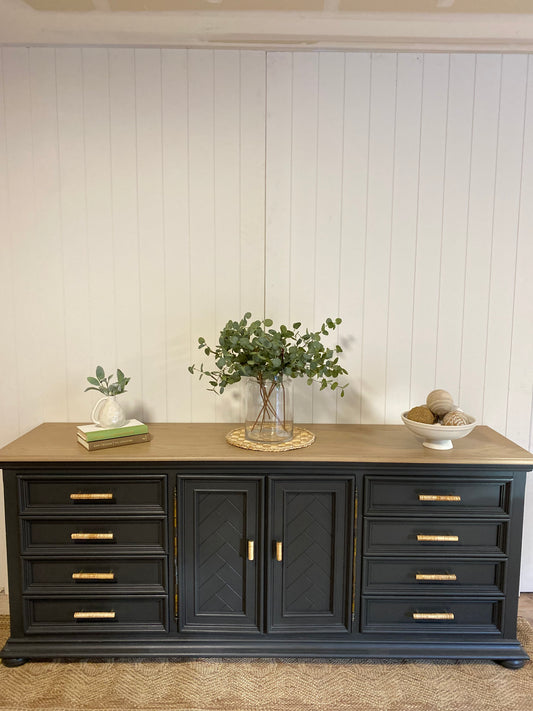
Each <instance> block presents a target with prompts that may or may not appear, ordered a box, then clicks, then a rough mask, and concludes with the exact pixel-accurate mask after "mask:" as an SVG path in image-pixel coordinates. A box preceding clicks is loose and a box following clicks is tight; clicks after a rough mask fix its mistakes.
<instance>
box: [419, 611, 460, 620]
mask: <svg viewBox="0 0 533 711" xmlns="http://www.w3.org/2000/svg"><path fill="white" fill-rule="evenodd" d="M454 619H455V615H454V614H453V612H413V620H454Z"/></svg>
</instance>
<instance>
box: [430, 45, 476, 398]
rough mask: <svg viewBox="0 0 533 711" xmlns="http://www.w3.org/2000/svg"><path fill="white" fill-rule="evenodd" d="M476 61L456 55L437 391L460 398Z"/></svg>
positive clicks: (448, 149) (448, 136)
mask: <svg viewBox="0 0 533 711" xmlns="http://www.w3.org/2000/svg"><path fill="white" fill-rule="evenodd" d="M474 63H475V57H474V56H473V55H468V54H462V55H452V56H451V58H450V78H449V86H448V115H447V125H446V149H445V150H446V157H445V165H444V196H443V200H444V202H443V210H442V247H441V261H440V275H439V284H438V289H439V301H438V328H437V350H436V366H435V385H436V387H439V388H441V387H442V388H445V389H447V390H448V391H449V392H450V393H451V394H452V396H453V397H454V399H455V402H457V403H458V404H461V403H460V402H459V400H458V397H459V382H460V358H457V357H454V358H451V357H450V354H452V353H456V354H458V353H460V352H461V346H462V321H463V301H464V292H465V264H466V242H467V226H468V189H469V183H470V161H471V154H472V145H471V144H472V118H473V95H474Z"/></svg>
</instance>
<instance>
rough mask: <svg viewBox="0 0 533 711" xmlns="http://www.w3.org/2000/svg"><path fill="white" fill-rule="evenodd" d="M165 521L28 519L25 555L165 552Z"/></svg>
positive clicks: (24, 535)
mask: <svg viewBox="0 0 533 711" xmlns="http://www.w3.org/2000/svg"><path fill="white" fill-rule="evenodd" d="M165 528H166V527H165V521H164V520H163V519H146V518H144V519H140V518H137V519H124V518H123V519H93V518H91V519H85V520H81V519H66V518H65V519H61V520H50V519H29V520H28V519H26V520H23V521H22V539H23V550H24V552H29V553H31V552H32V551H37V550H42V549H55V550H59V551H61V552H65V553H66V552H69V553H71V554H72V551H73V550H78V551H80V552H81V551H84V552H86V553H87V552H89V551H90V552H94V551H95V550H98V551H100V552H101V553H104V551H105V552H106V553H107V554H109V553H111V551H110V550H109V549H113V550H115V551H118V550H119V549H121V548H122V549H125V548H141V547H142V548H144V549H150V551H151V552H162V551H164V550H166V536H165Z"/></svg>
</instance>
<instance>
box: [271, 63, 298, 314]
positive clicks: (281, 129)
mask: <svg viewBox="0 0 533 711" xmlns="http://www.w3.org/2000/svg"><path fill="white" fill-rule="evenodd" d="M292 63H293V55H292V54H291V53H290V52H271V53H269V54H268V55H267V96H266V175H265V201H266V215H265V234H266V243H265V260H266V261H265V312H266V315H267V316H268V317H269V318H272V319H274V321H276V322H278V321H280V320H281V321H283V320H285V318H286V316H285V314H286V313H287V304H289V303H290V273H291V265H290V258H291V187H292V155H291V154H292V122H293V118H292V105H293V102H292V91H293V87H292V72H293V68H292Z"/></svg>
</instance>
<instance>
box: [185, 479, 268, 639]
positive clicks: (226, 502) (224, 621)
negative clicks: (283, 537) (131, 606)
mask: <svg viewBox="0 0 533 711" xmlns="http://www.w3.org/2000/svg"><path fill="white" fill-rule="evenodd" d="M178 500H179V508H178V512H179V513H178V518H179V532H180V533H179V536H178V537H179V539H180V540H179V542H178V551H179V552H178V563H179V570H180V584H179V586H178V599H179V624H180V629H181V630H182V631H184V630H186V631H194V630H197V631H201V632H207V631H223V630H225V631H238V630H241V631H247V630H249V631H255V630H258V629H259V625H260V619H259V615H260V607H261V605H260V603H261V600H260V592H261V585H260V582H261V580H262V575H261V566H262V555H261V548H262V536H261V530H262V525H263V523H262V508H263V497H262V483H261V482H260V481H259V480H248V479H243V480H237V479H235V480H228V479H226V480H224V479H219V480H217V479H204V478H201V479H200V478H198V479H193V478H190V479H187V478H186V479H181V481H180V491H179V495H178Z"/></svg>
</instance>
